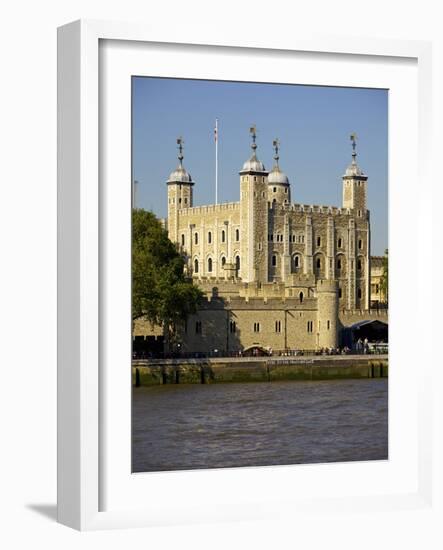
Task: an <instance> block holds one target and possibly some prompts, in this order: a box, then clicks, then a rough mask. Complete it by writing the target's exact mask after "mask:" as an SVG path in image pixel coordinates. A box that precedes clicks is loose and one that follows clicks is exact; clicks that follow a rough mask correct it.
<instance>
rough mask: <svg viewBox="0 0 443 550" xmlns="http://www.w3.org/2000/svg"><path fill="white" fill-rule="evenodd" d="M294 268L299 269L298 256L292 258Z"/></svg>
mask: <svg viewBox="0 0 443 550" xmlns="http://www.w3.org/2000/svg"><path fill="white" fill-rule="evenodd" d="M294 267H295V268H297V267H300V257H299V256H295V258H294Z"/></svg>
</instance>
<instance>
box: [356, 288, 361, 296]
mask: <svg viewBox="0 0 443 550" xmlns="http://www.w3.org/2000/svg"><path fill="white" fill-rule="evenodd" d="M357 297H358V298H361V288H358V289H357Z"/></svg>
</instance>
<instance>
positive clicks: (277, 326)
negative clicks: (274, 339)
mask: <svg viewBox="0 0 443 550" xmlns="http://www.w3.org/2000/svg"><path fill="white" fill-rule="evenodd" d="M275 332H281V321H275Z"/></svg>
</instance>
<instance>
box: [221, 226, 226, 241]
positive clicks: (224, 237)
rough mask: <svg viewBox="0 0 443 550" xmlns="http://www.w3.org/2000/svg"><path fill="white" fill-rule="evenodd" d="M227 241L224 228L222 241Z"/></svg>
mask: <svg viewBox="0 0 443 550" xmlns="http://www.w3.org/2000/svg"><path fill="white" fill-rule="evenodd" d="M225 241H226V233H225V230H224V229H223V230H222V243H224V242H225Z"/></svg>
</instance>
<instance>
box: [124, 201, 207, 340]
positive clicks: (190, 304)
mask: <svg viewBox="0 0 443 550" xmlns="http://www.w3.org/2000/svg"><path fill="white" fill-rule="evenodd" d="M183 268H184V258H183V257H182V256H181V255H180V254H179V252H178V251H177V248H176V246H175V245H174V244H173V243H172V242H171V241H170V240H169V239H168V235H167V232H166V230H165V229H164V228H163V227H162V225H161V223H160V221H159V220H158V219H157V218H156V217H155V215H154V214H153V213H152V212H148V211H146V210H142V209H134V210H133V212H132V320H133V321H134V320H135V319H138V318H140V317H146V318H147V319H148V320H149V321H150V322H151V323H153V324H157V325H163V326H164V327H165V328H166V329H167V330H168V331H169V333H170V335H172V333H173V329H174V326H175V324H176V323H177V322H179V321H183V320H185V319H186V317H187V316H188V315H189V314H190V313H195V311H196V309H197V304H198V301H199V300H200V299H201V297H202V292H201V291H200V289H199V288H198V287H196V286H194V285H193V283H192V281H190V280H188V279H186V277H185V275H184V271H183Z"/></svg>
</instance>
